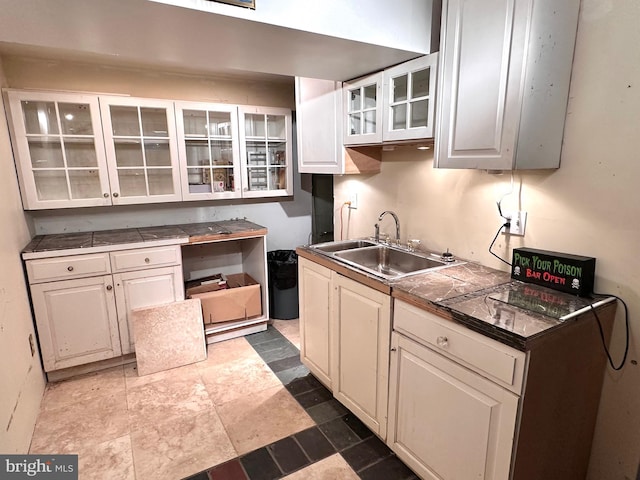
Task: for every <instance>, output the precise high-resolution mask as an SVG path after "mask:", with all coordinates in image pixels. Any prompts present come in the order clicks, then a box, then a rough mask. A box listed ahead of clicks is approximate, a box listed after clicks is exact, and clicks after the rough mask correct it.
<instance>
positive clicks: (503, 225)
mask: <svg viewBox="0 0 640 480" xmlns="http://www.w3.org/2000/svg"><path fill="white" fill-rule="evenodd" d="M498 208H500V205H498ZM510 226H511V222H509V220H507V221H506V222H505V223H504V224H502V225H501V226H500V228H499V229H498V231H497V232H496V235H495V237H493V240H492V241H491V245H489V253H490V254H491V255H493V256H494V257H496V258H497V259H498V260H500V261H501V262H504V263H506V264H507V265H509V266H511V264H510V263H509V262H507V261H506V260H505V259H504V258H502V257H499V256H498V255H496V254H495V253H493V252H492V251H491V249H492V248H493V244H494V243H496V239H497V238H498V235H500V232H501V231H502V229H503V228H508V227H510Z"/></svg>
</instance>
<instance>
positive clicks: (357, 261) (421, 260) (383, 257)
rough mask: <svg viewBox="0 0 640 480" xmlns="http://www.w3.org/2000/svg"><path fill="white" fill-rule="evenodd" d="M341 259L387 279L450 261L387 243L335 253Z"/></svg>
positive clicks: (446, 263)
mask: <svg viewBox="0 0 640 480" xmlns="http://www.w3.org/2000/svg"><path fill="white" fill-rule="evenodd" d="M334 257H336V258H337V259H339V260H342V261H343V262H345V263H348V264H350V265H353V266H355V267H358V268H361V269H363V270H365V271H367V272H369V273H372V274H374V275H376V276H379V277H383V278H386V279H395V278H400V277H402V276H405V275H409V274H413V273H418V272H422V271H424V270H429V269H432V268H437V267H444V266H447V265H449V264H450V263H448V262H445V261H443V260H440V259H438V258H437V256H435V255H432V256H425V255H423V254H421V253H414V252H408V251H404V250H399V249H396V248H391V247H388V246H385V245H374V246H370V247H362V248H357V249H352V250H345V251H338V252H336V253H335V254H334Z"/></svg>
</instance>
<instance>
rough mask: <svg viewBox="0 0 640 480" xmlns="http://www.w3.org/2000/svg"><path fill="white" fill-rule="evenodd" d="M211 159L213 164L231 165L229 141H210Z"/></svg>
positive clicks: (230, 145)
mask: <svg viewBox="0 0 640 480" xmlns="http://www.w3.org/2000/svg"><path fill="white" fill-rule="evenodd" d="M211 160H212V162H213V164H214V165H233V147H232V144H231V142H230V141H224V140H219V141H213V142H211Z"/></svg>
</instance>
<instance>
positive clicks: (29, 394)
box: [0, 65, 44, 453]
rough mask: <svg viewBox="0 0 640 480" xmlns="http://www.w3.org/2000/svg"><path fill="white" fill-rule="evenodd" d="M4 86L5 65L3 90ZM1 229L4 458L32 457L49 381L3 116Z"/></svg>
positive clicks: (0, 443) (0, 431) (0, 432)
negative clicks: (37, 343) (35, 343)
mask: <svg viewBox="0 0 640 480" xmlns="http://www.w3.org/2000/svg"><path fill="white" fill-rule="evenodd" d="M4 84H5V83H4V78H3V73H2V66H1V65H0V85H4ZM0 105H2V100H1V99H0ZM0 110H2V111H4V110H3V109H0ZM0 225H2V228H1V229H0V265H2V275H0V452H2V453H27V452H28V450H29V444H30V442H31V434H32V432H33V427H34V425H35V421H36V416H37V415H38V411H39V408H40V400H41V399H42V394H43V392H44V375H43V373H42V368H41V366H40V356H39V355H38V353H37V352H36V354H35V355H34V356H31V349H30V347H29V335H34V338H35V333H34V328H33V321H32V319H31V310H30V307H29V299H28V298H27V289H26V286H25V280H24V274H23V271H22V262H21V261H20V251H21V250H22V249H23V248H24V246H25V245H26V244H27V243H28V242H29V240H30V239H31V235H30V233H29V229H28V227H27V222H26V220H25V217H24V214H23V212H22V206H21V204H20V195H19V193H18V185H17V180H16V174H15V170H14V166H13V157H12V154H11V145H10V143H9V131H8V129H7V123H6V121H5V120H4V115H2V116H0Z"/></svg>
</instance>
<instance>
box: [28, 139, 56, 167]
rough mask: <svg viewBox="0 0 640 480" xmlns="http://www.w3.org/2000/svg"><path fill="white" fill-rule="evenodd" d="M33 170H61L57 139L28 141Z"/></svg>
mask: <svg viewBox="0 0 640 480" xmlns="http://www.w3.org/2000/svg"><path fill="white" fill-rule="evenodd" d="M29 155H30V156H31V166H32V167H33V168H63V167H64V159H63V157H62V146H61V145H60V140H59V139H58V138H41V139H38V140H35V139H29Z"/></svg>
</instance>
